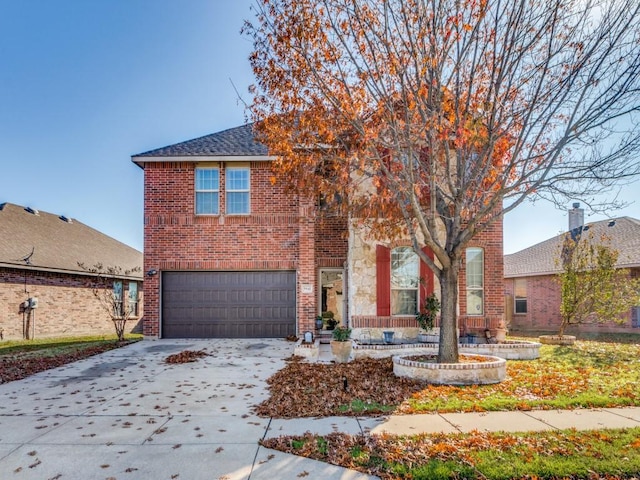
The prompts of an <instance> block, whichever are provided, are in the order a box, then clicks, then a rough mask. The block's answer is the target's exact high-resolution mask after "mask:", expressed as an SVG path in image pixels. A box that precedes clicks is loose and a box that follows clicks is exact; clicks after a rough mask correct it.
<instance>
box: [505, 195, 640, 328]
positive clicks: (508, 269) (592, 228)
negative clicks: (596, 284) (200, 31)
mask: <svg viewBox="0 0 640 480" xmlns="http://www.w3.org/2000/svg"><path fill="white" fill-rule="evenodd" d="M580 227H582V230H583V231H584V233H583V235H586V234H587V232H588V233H589V234H592V236H593V238H596V239H597V238H599V237H600V236H601V235H602V234H605V235H606V236H607V237H609V239H610V243H609V244H610V246H611V247H612V248H613V249H615V250H617V251H618V252H619V257H618V264H617V265H618V267H619V268H628V269H629V270H630V275H631V276H632V277H635V278H637V277H640V221H639V220H636V219H634V218H629V217H621V218H616V219H613V220H603V221H600V222H594V223H590V224H587V225H584V211H583V210H582V209H581V208H579V205H578V204H574V207H573V209H571V210H570V211H569V231H572V230H574V229H576V228H578V229H579V228H580ZM564 235H565V234H562V235H558V236H556V237H553V238H550V239H549V240H546V241H544V242H542V243H539V244H537V245H534V246H532V247H529V248H525V249H524V250H521V251H519V252H516V253H514V254H511V255H505V256H504V277H505V280H504V281H505V292H506V298H507V299H506V302H505V303H506V305H507V312H508V313H507V315H508V317H509V320H510V323H511V328H512V329H514V330H522V331H527V330H529V331H536V330H538V331H557V330H558V329H559V328H560V324H561V317H560V300H561V293H560V286H559V284H558V283H557V275H558V273H560V271H561V268H560V266H559V265H558V263H557V258H558V254H559V251H560V248H561V245H562V241H563V239H564ZM639 327H640V309H638V308H634V309H633V310H632V311H631V312H629V315H628V317H627V321H626V322H625V323H624V324H620V325H619V324H616V323H613V322H612V323H604V324H583V325H579V326H577V327H575V326H574V327H572V328H573V329H576V328H577V329H579V330H582V331H599V332H621V331H635V332H638V330H635V329H638V328H639Z"/></svg>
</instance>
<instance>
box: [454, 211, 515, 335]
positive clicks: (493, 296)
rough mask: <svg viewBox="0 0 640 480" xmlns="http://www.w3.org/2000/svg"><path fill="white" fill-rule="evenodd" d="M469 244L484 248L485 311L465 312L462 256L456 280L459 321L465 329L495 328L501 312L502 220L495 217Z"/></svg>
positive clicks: (464, 280)
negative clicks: (472, 313) (458, 275)
mask: <svg viewBox="0 0 640 480" xmlns="http://www.w3.org/2000/svg"><path fill="white" fill-rule="evenodd" d="M468 247H480V248H482V249H483V250H484V314H483V315H481V316H476V315H470V316H467V296H466V274H467V272H466V268H465V260H466V259H464V258H463V260H462V267H461V269H460V277H459V282H458V291H459V292H460V296H459V305H460V316H459V320H458V323H459V325H460V327H461V328H462V329H466V330H468V331H472V332H473V331H475V332H478V331H483V330H484V329H485V328H487V327H488V328H491V329H494V328H496V327H497V325H498V322H500V321H501V320H502V319H503V315H504V275H503V271H504V265H503V262H504V260H503V258H504V257H503V255H504V254H503V251H504V250H503V235H502V221H497V222H495V223H493V224H492V225H491V226H489V227H488V228H487V229H486V230H484V231H482V232H481V233H480V234H478V235H477V236H476V237H474V238H473V240H472V241H471V242H470V243H469V245H468Z"/></svg>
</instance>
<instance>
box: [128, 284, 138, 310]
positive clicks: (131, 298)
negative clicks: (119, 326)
mask: <svg viewBox="0 0 640 480" xmlns="http://www.w3.org/2000/svg"><path fill="white" fill-rule="evenodd" d="M128 303H129V310H130V311H131V314H132V315H133V316H136V317H137V316H138V282H129V290H128Z"/></svg>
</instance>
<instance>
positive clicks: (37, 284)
mask: <svg viewBox="0 0 640 480" xmlns="http://www.w3.org/2000/svg"><path fill="white" fill-rule="evenodd" d="M85 282H86V277H85V276H82V275H69V274H63V273H49V272H38V271H34V270H21V269H5V268H2V269H0V329H2V331H3V337H4V339H5V340H8V339H13V340H17V339H21V338H23V314H22V313H21V309H20V304H21V303H22V302H24V301H25V300H26V299H27V298H29V297H36V298H37V299H38V307H37V308H36V309H34V313H35V338H42V337H64V336H81V335H102V334H106V335H113V334H115V329H114V327H113V324H112V322H111V319H110V317H109V315H108V314H107V313H106V312H105V311H104V309H103V308H102V306H101V305H100V303H99V302H98V300H97V299H96V298H95V297H94V295H93V293H92V291H91V289H89V288H87V287H86V283H85ZM123 284H124V288H125V289H126V288H127V280H124V281H123ZM138 292H139V297H140V303H139V308H140V311H141V312H142V306H143V305H142V282H138ZM125 297H126V291H125ZM139 321H140V319H138V318H136V319H133V320H132V321H131V323H130V324H129V326H128V328H127V332H131V331H134V330H136V327H138V323H139ZM138 328H139V327H138Z"/></svg>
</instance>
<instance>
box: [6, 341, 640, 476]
mask: <svg viewBox="0 0 640 480" xmlns="http://www.w3.org/2000/svg"><path fill="white" fill-rule="evenodd" d="M201 349H204V350H206V351H207V352H208V353H210V354H211V355H210V356H208V357H205V358H202V359H200V360H199V361H198V362H195V363H190V364H178V365H168V364H166V363H164V359H165V358H166V357H167V356H168V355H169V354H171V353H178V352H181V351H183V350H201ZM292 352H293V344H291V343H288V342H285V341H282V340H262V339H260V340H201V341H200V340H198V341H188V340H184V341H180V340H158V341H144V342H138V343H136V344H133V345H130V346H127V347H124V348H121V349H117V350H113V351H111V352H107V353H104V354H102V355H98V356H95V357H92V358H89V359H85V360H82V361H79V362H76V363H73V364H69V365H66V366H64V367H60V368H57V369H53V370H49V371H46V372H42V373H40V374H37V375H34V376H32V377H29V378H27V379H24V380H21V381H17V382H11V383H7V384H4V385H0V478H2V479H3V480H4V479H5V478H10V479H29V480H32V479H33V480H36V479H37V480H43V479H56V480H67V479H72V480H76V479H77V480H80V479H82V480H86V479H111V480H113V479H116V480H122V479H133V480H137V479H154V480H161V479H169V480H199V479H207V480H210V479H213V480H216V479H220V480H222V479H224V480H236V479H246V480H262V479H268V480H274V479H289V478H290V479H296V478H306V479H309V480H311V479H329V480H332V479H336V480H337V479H340V480H350V479H358V480H360V479H362V480H364V479H369V478H372V477H369V476H367V475H363V474H360V473H358V472H353V471H350V470H347V469H343V468H340V467H336V466H332V465H327V464H325V463H322V462H316V461H313V460H309V459H305V458H301V457H296V456H294V455H288V454H284V453H280V452H276V451H273V450H267V449H265V448H262V447H260V446H259V445H258V441H259V440H260V439H263V438H269V437H277V436H280V435H295V434H303V433H305V432H307V431H310V432H313V433H320V434H324V433H329V432H333V431H340V432H345V433H351V434H359V433H369V432H371V433H379V432H383V431H386V432H389V433H400V434H415V433H420V432H466V431H471V430H473V429H478V430H491V431H497V430H504V431H522V430H547V429H554V428H570V427H575V428H577V429H591V428H618V427H629V426H640V408H628V409H603V410H576V411H561V412H557V411H536V412H494V413H472V414H430V415H412V416H391V417H386V418H354V417H330V418H321V419H294V420H283V419H266V418H260V417H257V416H255V415H253V413H252V412H251V407H252V406H253V405H255V404H258V403H260V402H261V401H263V400H264V399H265V398H267V395H268V393H267V390H266V379H267V378H269V377H270V376H271V375H272V374H273V373H275V372H276V371H277V370H279V369H281V368H282V367H283V366H284V359H285V358H286V357H288V356H290V355H291V353H292Z"/></svg>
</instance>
